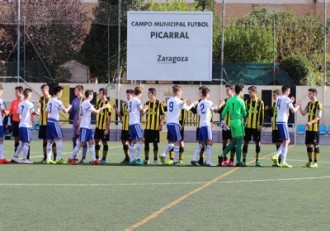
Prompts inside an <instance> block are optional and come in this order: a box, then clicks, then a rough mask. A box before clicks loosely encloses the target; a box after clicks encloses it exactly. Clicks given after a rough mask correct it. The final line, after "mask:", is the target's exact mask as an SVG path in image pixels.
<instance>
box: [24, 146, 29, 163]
mask: <svg viewBox="0 0 330 231" xmlns="http://www.w3.org/2000/svg"><path fill="white" fill-rule="evenodd" d="M29 149H30V144H29V143H24V145H23V160H26V159H27V156H28V153H29Z"/></svg>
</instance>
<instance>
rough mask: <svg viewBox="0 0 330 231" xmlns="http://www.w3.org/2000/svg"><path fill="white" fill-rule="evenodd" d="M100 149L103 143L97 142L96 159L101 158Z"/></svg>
mask: <svg viewBox="0 0 330 231" xmlns="http://www.w3.org/2000/svg"><path fill="white" fill-rule="evenodd" d="M100 149H101V145H99V144H95V158H96V159H99V158H100Z"/></svg>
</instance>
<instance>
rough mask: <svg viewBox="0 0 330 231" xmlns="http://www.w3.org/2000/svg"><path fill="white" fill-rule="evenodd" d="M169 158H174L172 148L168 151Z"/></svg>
mask: <svg viewBox="0 0 330 231" xmlns="http://www.w3.org/2000/svg"><path fill="white" fill-rule="evenodd" d="M169 156H170V160H174V151H173V149H172V150H171V151H170V152H169Z"/></svg>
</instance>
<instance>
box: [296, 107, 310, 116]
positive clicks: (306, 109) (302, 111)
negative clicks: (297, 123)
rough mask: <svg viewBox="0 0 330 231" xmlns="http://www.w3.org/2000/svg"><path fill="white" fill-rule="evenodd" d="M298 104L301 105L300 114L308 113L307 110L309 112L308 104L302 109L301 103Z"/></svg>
mask: <svg viewBox="0 0 330 231" xmlns="http://www.w3.org/2000/svg"><path fill="white" fill-rule="evenodd" d="M297 105H300V107H299V111H300V114H301V115H302V116H305V115H306V114H307V112H308V108H307V106H306V107H305V108H304V109H302V107H301V104H297Z"/></svg>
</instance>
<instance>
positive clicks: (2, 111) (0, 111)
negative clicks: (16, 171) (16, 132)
mask: <svg viewBox="0 0 330 231" xmlns="http://www.w3.org/2000/svg"><path fill="white" fill-rule="evenodd" d="M2 94H3V87H2V85H1V84H0V164H9V163H10V162H11V160H7V159H5V158H4V147H3V137H4V128H3V115H7V112H6V107H5V104H4V102H3V100H2V99H1V96H2Z"/></svg>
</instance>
